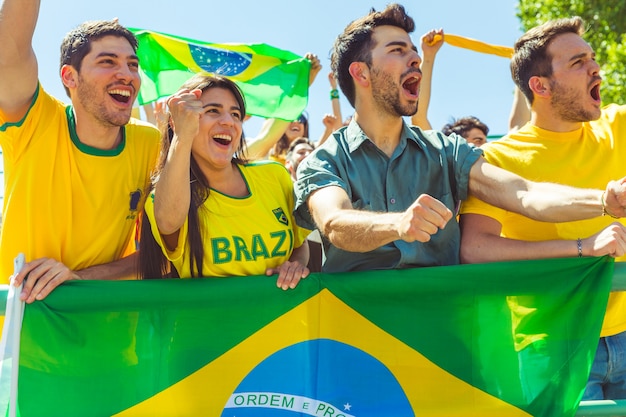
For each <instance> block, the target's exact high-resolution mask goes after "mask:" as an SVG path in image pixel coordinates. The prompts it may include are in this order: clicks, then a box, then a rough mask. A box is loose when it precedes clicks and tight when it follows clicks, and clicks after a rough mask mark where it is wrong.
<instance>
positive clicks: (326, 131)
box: [317, 127, 334, 146]
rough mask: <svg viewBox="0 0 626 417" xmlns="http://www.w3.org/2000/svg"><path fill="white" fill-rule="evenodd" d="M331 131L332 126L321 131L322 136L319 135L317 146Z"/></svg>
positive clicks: (324, 140)
mask: <svg viewBox="0 0 626 417" xmlns="http://www.w3.org/2000/svg"><path fill="white" fill-rule="evenodd" d="M333 132H334V130H333V129H332V128H329V127H326V129H324V132H323V133H322V136H320V138H319V139H318V141H317V146H320V145H321V144H322V143H324V142H326V139H328V138H329V137H330V135H332V134H333Z"/></svg>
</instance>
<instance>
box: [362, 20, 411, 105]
mask: <svg viewBox="0 0 626 417" xmlns="http://www.w3.org/2000/svg"><path fill="white" fill-rule="evenodd" d="M372 39H373V40H374V41H375V44H376V46H375V47H374V49H373V50H372V65H371V67H370V71H369V73H370V76H371V88H372V96H373V99H374V103H375V105H376V106H377V107H378V108H379V109H380V110H382V111H384V112H385V113H387V114H391V115H394V116H395V115H397V116H412V115H413V114H415V112H417V101H418V95H419V83H420V81H421V79H422V72H421V71H420V69H419V66H420V63H421V58H420V57H419V55H418V53H417V48H416V47H415V45H413V42H412V41H411V38H410V37H409V34H408V33H406V32H405V31H404V30H403V29H401V28H398V27H396V26H380V27H377V28H376V29H374V33H373V35H372Z"/></svg>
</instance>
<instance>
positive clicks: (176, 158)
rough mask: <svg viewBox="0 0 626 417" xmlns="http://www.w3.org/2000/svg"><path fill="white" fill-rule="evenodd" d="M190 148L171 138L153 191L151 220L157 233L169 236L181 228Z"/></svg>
mask: <svg viewBox="0 0 626 417" xmlns="http://www.w3.org/2000/svg"><path fill="white" fill-rule="evenodd" d="M189 147H190V145H187V144H184V143H181V142H180V141H178V140H177V139H176V137H175V138H174V140H173V141H172V146H171V147H170V151H169V154H168V157H167V161H166V163H165V166H164V167H163V170H162V171H161V174H160V175H159V179H158V181H157V184H156V186H155V191H154V217H155V220H156V225H157V228H158V230H159V233H160V234H162V235H170V234H172V233H175V232H177V231H178V230H180V228H181V227H182V226H183V224H184V222H185V219H186V218H187V214H188V212H189V205H190V204H191V192H190V189H189V183H190V176H189V164H190V153H191V150H190V149H188V148H189Z"/></svg>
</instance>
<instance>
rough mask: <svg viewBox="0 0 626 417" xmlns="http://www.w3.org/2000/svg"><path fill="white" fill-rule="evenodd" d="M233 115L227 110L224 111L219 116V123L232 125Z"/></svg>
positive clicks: (233, 121) (233, 122)
mask: <svg viewBox="0 0 626 417" xmlns="http://www.w3.org/2000/svg"><path fill="white" fill-rule="evenodd" d="M235 120H236V119H235V117H234V116H233V115H232V114H230V113H228V112H224V113H223V114H222V117H220V124H222V125H224V126H234V125H235Z"/></svg>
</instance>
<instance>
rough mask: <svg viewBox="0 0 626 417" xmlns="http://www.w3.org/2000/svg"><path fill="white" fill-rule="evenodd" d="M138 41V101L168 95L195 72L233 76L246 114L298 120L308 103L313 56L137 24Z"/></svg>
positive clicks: (133, 29) (134, 30) (262, 45)
mask: <svg viewBox="0 0 626 417" xmlns="http://www.w3.org/2000/svg"><path fill="white" fill-rule="evenodd" d="M131 31H132V32H133V33H134V34H135V36H136V37H137V40H138V41H139V48H138V50H137V55H138V56H139V59H140V68H139V74H140V76H141V83H142V84H141V89H140V91H139V97H138V101H139V104H145V103H150V102H153V101H155V100H158V99H160V98H162V97H166V96H169V95H171V94H173V93H175V92H176V91H178V89H179V88H180V86H181V85H182V84H183V83H184V82H185V81H187V80H188V79H189V78H190V77H191V76H192V75H193V74H195V73H202V72H204V73H212V74H220V75H223V76H225V77H228V78H231V79H232V80H233V81H235V83H237V85H238V86H239V88H240V89H241V90H242V92H243V93H244V96H245V99H246V107H247V109H246V110H247V113H248V114H251V115H255V116H260V117H275V118H278V119H284V120H289V121H291V120H295V119H297V118H298V116H299V115H300V113H302V111H303V110H304V108H305V107H306V105H307V100H308V91H309V72H310V69H311V63H310V61H309V60H308V59H306V58H304V57H301V56H299V55H296V54H294V53H292V52H289V51H285V50H282V49H279V48H275V47H273V46H270V45H267V44H262V43H260V44H251V45H246V44H235V43H222V44H220V43H210V42H205V41H200V40H196V39H190V38H184V37H180V36H174V35H169V34H166V33H160V32H155V31H150V30H145V29H135V28H132V29H131Z"/></svg>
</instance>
